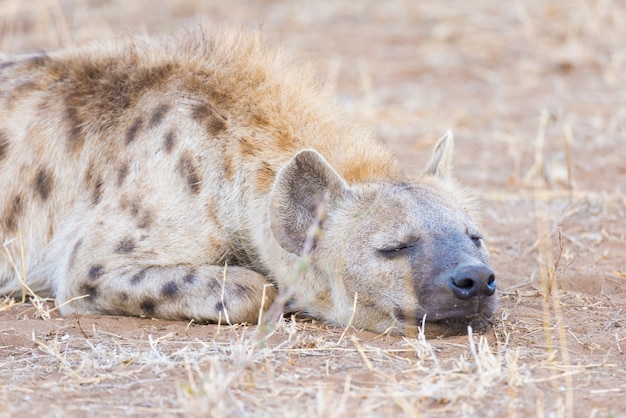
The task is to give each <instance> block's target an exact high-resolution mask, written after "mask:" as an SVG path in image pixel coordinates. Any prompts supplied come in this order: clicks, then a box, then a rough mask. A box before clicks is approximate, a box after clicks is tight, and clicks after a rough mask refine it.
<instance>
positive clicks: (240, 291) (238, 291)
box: [233, 283, 250, 299]
mask: <svg viewBox="0 0 626 418" xmlns="http://www.w3.org/2000/svg"><path fill="white" fill-rule="evenodd" d="M233 291H234V293H235V295H236V296H237V298H238V299H244V298H246V297H247V296H249V295H250V289H248V288H247V287H246V286H244V285H242V284H241V283H237V284H236V285H235V289H234V290H233Z"/></svg>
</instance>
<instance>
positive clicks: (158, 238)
mask: <svg viewBox="0 0 626 418" xmlns="http://www.w3.org/2000/svg"><path fill="white" fill-rule="evenodd" d="M0 108H1V112H0V211H1V212H0V213H1V215H2V217H1V218H0V241H1V242H2V243H3V246H4V248H5V251H3V252H2V253H0V294H12V293H14V292H16V291H18V290H19V289H21V286H22V285H21V283H20V277H22V272H21V268H20V267H19V266H20V265H21V262H20V259H23V262H24V263H25V266H26V271H27V274H26V281H27V284H28V286H29V287H30V289H32V290H33V291H34V292H36V293H38V294H40V295H52V296H54V297H55V298H56V303H57V304H58V305H59V306H60V310H61V312H62V313H63V314H68V313H72V312H78V313H83V314H89V313H99V314H115V315H140V316H149V317H159V318H170V319H191V318H193V319H195V320H198V321H218V320H221V321H229V322H231V323H234V322H244V321H245V322H255V321H257V319H258V316H259V315H260V312H262V311H263V309H265V308H267V307H268V306H270V304H271V302H272V301H274V300H275V301H277V302H276V303H275V305H274V306H283V307H284V308H285V309H288V310H289V311H298V312H301V313H303V314H305V315H308V316H310V317H316V318H320V319H322V320H324V321H326V322H328V323H332V324H340V325H346V324H348V323H349V322H350V320H351V317H353V318H352V322H351V323H352V324H353V325H354V326H356V327H358V328H365V329H368V330H372V331H376V332H384V331H386V330H389V329H392V330H395V331H396V332H399V333H403V332H404V333H406V332H409V331H410V330H414V329H415V327H416V326H417V325H419V324H421V321H422V320H423V318H424V317H426V320H432V321H450V320H453V321H457V320H460V321H464V322H467V321H472V320H474V319H477V318H478V319H481V318H485V317H487V316H488V315H489V314H491V313H492V312H493V311H494V309H495V306H496V296H495V294H494V293H495V278H494V274H493V272H492V271H491V270H490V269H489V267H488V266H487V250H486V249H485V247H484V245H483V242H482V241H483V240H482V236H481V234H480V232H479V230H478V229H477V227H476V225H475V223H474V222H473V221H472V215H471V210H470V208H471V203H470V201H469V200H468V199H467V197H466V196H465V194H464V193H463V191H462V190H461V189H460V188H459V187H458V186H457V185H456V183H455V182H454V181H453V180H452V179H451V178H450V175H449V166H450V157H451V152H452V138H451V136H449V135H448V136H446V137H444V138H443V139H442V140H441V141H440V142H439V143H438V145H437V146H436V148H435V150H434V152H433V155H432V157H431V160H430V162H429V163H428V165H427V167H426V169H425V171H424V172H423V173H422V174H420V175H417V176H414V177H411V176H409V175H406V174H405V173H403V172H402V170H400V168H399V166H398V163H397V161H396V159H395V158H394V157H393V156H392V155H391V153H390V152H389V151H388V150H387V149H386V148H384V147H383V146H381V145H380V144H379V143H377V142H375V141H374V140H373V139H372V136H371V134H370V133H369V132H368V131H367V130H365V129H364V128H362V126H361V124H359V123H355V122H353V121H351V120H350V118H349V117H347V116H346V113H344V112H343V111H342V110H341V109H340V108H339V107H338V106H337V103H336V101H335V100H334V99H333V97H332V92H331V91H330V89H328V88H326V87H325V86H323V85H321V84H320V83H319V82H318V80H317V78H316V76H315V75H314V73H313V72H312V71H311V70H309V69H308V67H304V66H302V65H298V64H296V63H294V62H292V61H291V60H290V59H288V58H285V57H284V56H282V54H281V53H280V52H278V51H276V50H274V49H271V48H268V47H267V46H265V45H264V44H263V43H261V42H260V41H259V39H258V34H254V33H252V34H248V33H245V32H242V31H240V30H237V29H228V28H221V29H220V30H209V29H206V28H201V29H198V30H194V31H189V32H186V33H184V34H181V35H179V36H177V37H174V38H173V39H171V38H170V39H150V38H135V39H124V40H120V41H117V42H113V43H111V44H107V45H103V44H98V45H95V46H92V47H85V48H69V49H66V50H63V51H60V52H54V53H49V54H37V55H30V56H12V57H8V56H3V57H2V61H1V63H0ZM18 234H21V236H22V238H23V239H22V241H23V250H24V255H23V258H22V257H21V255H20V245H19V244H18V242H19V241H18V240H17V239H16V237H17V236H18ZM11 260H13V262H12V261H11ZM14 262H15V263H14ZM15 264H17V266H18V267H17V268H16V267H15ZM355 303H356V305H355ZM353 306H356V311H355V312H353Z"/></svg>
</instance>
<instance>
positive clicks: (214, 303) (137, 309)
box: [57, 264, 276, 323]
mask: <svg viewBox="0 0 626 418" xmlns="http://www.w3.org/2000/svg"><path fill="white" fill-rule="evenodd" d="M85 273H86V274H84V275H81V277H80V278H77V277H75V278H72V280H69V281H68V282H67V283H66V286H67V287H66V289H65V291H61V292H58V293H57V303H58V304H59V305H61V304H63V303H65V302H66V301H67V300H69V299H71V298H74V297H77V296H82V295H88V296H87V297H85V298H82V299H76V300H74V301H71V302H69V303H67V304H66V305H63V307H62V308H61V313H63V314H67V313H71V312H78V313H100V314H111V315H133V316H147V317H156V318H165V319H195V320H197V321H209V322H217V321H221V322H222V323H238V322H248V323H255V322H257V320H258V316H259V310H260V309H261V305H263V309H264V310H265V309H268V308H269V306H270V305H271V304H272V302H273V300H274V298H275V297H276V289H275V288H274V287H273V286H270V285H269V282H268V281H267V279H266V278H265V277H264V276H263V275H261V274H259V273H257V272H254V271H252V270H249V269H246V268H244V267H237V266H233V267H230V266H226V267H222V266H208V265H205V266H197V267H194V266H186V265H179V266H171V267H160V266H153V267H135V266H128V267H124V268H118V269H115V270H112V271H107V270H106V268H105V267H104V266H103V265H98V264H93V265H90V266H88V267H87V271H86V272H85ZM264 289H265V290H264ZM263 298H265V300H263Z"/></svg>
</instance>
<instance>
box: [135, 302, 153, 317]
mask: <svg viewBox="0 0 626 418" xmlns="http://www.w3.org/2000/svg"><path fill="white" fill-rule="evenodd" d="M139 307H140V308H141V310H142V311H144V312H145V313H146V315H150V316H153V315H154V314H155V313H156V303H155V302H154V300H153V299H150V298H145V299H144V300H143V301H142V302H141V303H140V304H139Z"/></svg>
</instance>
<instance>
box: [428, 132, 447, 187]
mask: <svg viewBox="0 0 626 418" xmlns="http://www.w3.org/2000/svg"><path fill="white" fill-rule="evenodd" d="M453 148H454V137H453V136H452V131H448V132H446V134H445V135H444V136H443V138H441V139H440V140H439V142H438V143H437V145H436V146H435V149H434V151H433V154H432V155H431V157H430V161H429V162H428V164H427V165H426V170H425V171H424V174H427V175H431V176H435V177H440V178H446V177H448V176H449V175H450V171H451V166H452V150H453Z"/></svg>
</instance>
